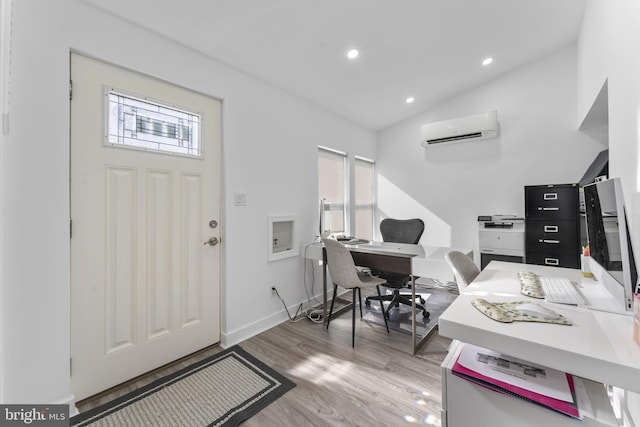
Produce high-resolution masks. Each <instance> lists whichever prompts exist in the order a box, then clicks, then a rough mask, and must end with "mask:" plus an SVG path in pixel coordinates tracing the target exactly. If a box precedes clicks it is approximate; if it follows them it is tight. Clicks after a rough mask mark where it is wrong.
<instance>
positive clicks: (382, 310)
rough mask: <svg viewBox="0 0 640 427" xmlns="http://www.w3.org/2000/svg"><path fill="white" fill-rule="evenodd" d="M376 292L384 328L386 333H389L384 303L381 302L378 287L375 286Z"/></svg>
mask: <svg viewBox="0 0 640 427" xmlns="http://www.w3.org/2000/svg"><path fill="white" fill-rule="evenodd" d="M376 290H377V291H378V296H379V297H380V313H382V318H383V319H384V326H386V328H387V333H389V324H388V323H387V314H386V313H385V312H384V303H383V302H382V295H381V294H380V286H376Z"/></svg>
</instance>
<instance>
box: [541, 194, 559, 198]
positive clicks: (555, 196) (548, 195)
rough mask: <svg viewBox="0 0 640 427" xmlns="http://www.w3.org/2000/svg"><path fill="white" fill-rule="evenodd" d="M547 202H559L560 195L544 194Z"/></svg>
mask: <svg viewBox="0 0 640 427" xmlns="http://www.w3.org/2000/svg"><path fill="white" fill-rule="evenodd" d="M543 197H544V199H545V200H558V193H544V196H543Z"/></svg>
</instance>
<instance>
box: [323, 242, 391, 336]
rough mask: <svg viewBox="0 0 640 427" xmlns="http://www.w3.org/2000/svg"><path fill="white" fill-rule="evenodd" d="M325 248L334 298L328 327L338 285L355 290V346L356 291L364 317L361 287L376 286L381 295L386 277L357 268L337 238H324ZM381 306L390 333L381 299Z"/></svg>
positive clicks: (354, 326) (353, 327)
mask: <svg viewBox="0 0 640 427" xmlns="http://www.w3.org/2000/svg"><path fill="white" fill-rule="evenodd" d="M322 243H324V247H325V250H326V251H327V268H328V269H329V275H330V276H331V281H332V282H333V298H332V299H331V308H329V317H328V318H327V329H329V322H331V314H332V312H333V305H334V303H335V301H336V295H337V294H338V286H340V287H341V288H345V289H352V292H353V299H352V301H353V303H352V306H353V310H352V312H353V314H352V320H351V347H354V346H355V329H356V291H357V292H358V301H359V305H360V318H362V294H361V292H360V289H362V288H373V287H375V288H376V290H377V291H378V296H381V295H380V285H382V284H384V283H386V280H385V279H380V278H378V277H375V276H370V275H367V274H364V273H362V272H360V271H358V270H357V269H356V266H355V263H354V262H353V257H352V256H351V253H350V252H349V250H348V249H347V248H345V247H344V245H343V244H342V243H340V242H338V241H337V240H334V239H322ZM380 307H381V309H382V311H381V313H382V318H383V319H384V325H385V326H386V328H387V333H389V325H388V324H387V317H386V316H385V315H384V304H383V303H382V301H380Z"/></svg>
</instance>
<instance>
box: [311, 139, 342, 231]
mask: <svg viewBox="0 0 640 427" xmlns="http://www.w3.org/2000/svg"><path fill="white" fill-rule="evenodd" d="M346 165H347V155H346V153H341V152H339V151H334V150H331V149H328V148H324V147H318V194H319V196H320V199H325V200H326V202H327V204H326V206H327V210H328V212H327V213H326V214H325V222H326V225H328V226H329V227H328V228H329V230H330V231H331V233H339V234H345V233H346V232H345V229H346V227H345V223H346V201H347V197H346V196H347V192H346V182H347V181H346V177H347V174H346Z"/></svg>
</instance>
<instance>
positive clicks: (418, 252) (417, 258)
mask: <svg viewBox="0 0 640 427" xmlns="http://www.w3.org/2000/svg"><path fill="white" fill-rule="evenodd" d="M345 246H346V247H347V248H348V249H349V251H350V252H351V255H352V256H353V259H354V261H355V263H356V265H358V266H362V267H370V268H373V269H378V270H383V271H388V272H394V273H401V274H407V275H409V276H412V277H414V279H413V280H414V286H412V287H411V289H412V291H411V294H412V297H413V298H412V300H413V305H412V309H411V316H412V322H411V324H412V328H411V330H412V334H411V335H412V339H413V352H414V353H415V352H416V351H417V350H418V349H419V348H420V346H421V345H422V344H423V343H424V341H425V340H426V338H427V336H425V337H422V338H421V339H420V340H418V337H417V335H416V320H415V312H416V306H415V289H416V287H415V276H420V277H429V278H433V279H437V280H443V281H450V280H453V272H452V271H451V268H450V267H449V266H448V265H447V263H446V262H445V260H444V256H445V254H446V253H447V252H449V251H452V250H456V251H460V252H463V253H466V254H467V255H469V256H472V254H473V251H472V250H471V249H459V248H446V247H439V246H425V245H412V244H406V243H390V242H371V243H367V244H363V245H345ZM301 252H302V253H303V254H304V255H303V256H304V257H306V258H309V259H314V260H322V261H323V314H324V319H325V321H326V319H327V310H326V307H327V279H326V278H327V270H326V256H325V254H324V246H323V245H322V243H319V242H318V243H312V244H310V245H306V247H303V249H302V251H301Z"/></svg>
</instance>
